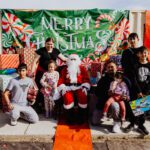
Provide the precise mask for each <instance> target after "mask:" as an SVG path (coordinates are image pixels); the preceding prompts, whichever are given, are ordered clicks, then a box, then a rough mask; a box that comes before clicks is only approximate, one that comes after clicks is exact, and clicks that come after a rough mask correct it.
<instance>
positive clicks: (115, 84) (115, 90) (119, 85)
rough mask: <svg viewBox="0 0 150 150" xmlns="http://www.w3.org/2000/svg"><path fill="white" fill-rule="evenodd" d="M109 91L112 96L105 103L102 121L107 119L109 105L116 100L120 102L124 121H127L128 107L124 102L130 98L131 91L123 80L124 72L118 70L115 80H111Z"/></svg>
mask: <svg viewBox="0 0 150 150" xmlns="http://www.w3.org/2000/svg"><path fill="white" fill-rule="evenodd" d="M109 93H111V97H110V98H109V99H108V100H107V102H106V103H105V106H104V109H103V117H102V119H101V121H105V120H106V119H107V112H108V109H109V106H110V105H111V104H112V103H113V102H114V101H116V102H118V103H119V105H120V109H121V121H122V123H123V122H124V121H125V116H126V108H125V104H124V101H123V100H124V99H127V100H129V91H128V88H127V85H126V83H125V82H124V81H123V73H121V72H117V73H116V74H115V80H114V81H112V82H111V84H110V89H109Z"/></svg>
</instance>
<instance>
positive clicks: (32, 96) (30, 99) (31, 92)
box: [27, 80, 38, 105]
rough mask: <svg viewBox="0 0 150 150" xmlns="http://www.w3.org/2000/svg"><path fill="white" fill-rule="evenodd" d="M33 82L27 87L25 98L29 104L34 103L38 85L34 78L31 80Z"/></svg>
mask: <svg viewBox="0 0 150 150" xmlns="http://www.w3.org/2000/svg"><path fill="white" fill-rule="evenodd" d="M33 83H34V86H33V87H29V90H28V93H27V99H28V102H29V105H33V104H34V103H35V100H36V96H37V94H38V87H37V85H36V83H35V81H34V80H33Z"/></svg>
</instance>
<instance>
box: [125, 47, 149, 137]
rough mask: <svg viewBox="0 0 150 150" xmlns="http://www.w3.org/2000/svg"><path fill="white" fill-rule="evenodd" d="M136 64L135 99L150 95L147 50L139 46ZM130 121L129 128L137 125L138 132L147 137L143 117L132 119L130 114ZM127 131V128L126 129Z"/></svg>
mask: <svg viewBox="0 0 150 150" xmlns="http://www.w3.org/2000/svg"><path fill="white" fill-rule="evenodd" d="M137 58H138V63H137V64H136V65H135V78H134V82H133V87H134V90H135V93H136V95H135V99H137V98H140V97H144V96H146V95H150V63H149V62H148V50H147V48H145V47H144V46H141V47H139V48H138V50H137ZM131 117H132V119H130V122H131V124H130V126H132V127H134V124H135V122H136V123H137V125H138V130H139V131H140V132H142V133H143V134H145V135H147V134H149V132H148V131H147V129H146V128H145V127H144V125H143V124H144V122H145V117H144V115H140V116H138V117H134V116H133V114H132V116H131ZM127 129H128V128H127Z"/></svg>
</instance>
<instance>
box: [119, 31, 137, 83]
mask: <svg viewBox="0 0 150 150" xmlns="http://www.w3.org/2000/svg"><path fill="white" fill-rule="evenodd" d="M128 42H129V48H128V49H127V50H125V51H123V54H122V59H121V64H122V68H123V70H124V74H125V76H126V77H127V78H129V79H130V80H132V77H133V75H134V66H135V63H137V56H136V52H137V48H138V42H139V37H138V35H137V33H131V34H130V35H129V37H128Z"/></svg>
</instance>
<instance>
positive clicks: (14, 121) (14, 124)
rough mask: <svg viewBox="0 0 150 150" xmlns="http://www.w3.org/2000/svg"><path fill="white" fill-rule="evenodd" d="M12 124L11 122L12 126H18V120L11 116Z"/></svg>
mask: <svg viewBox="0 0 150 150" xmlns="http://www.w3.org/2000/svg"><path fill="white" fill-rule="evenodd" d="M10 124H11V125H12V126H16V125H17V120H14V119H13V118H11V120H10Z"/></svg>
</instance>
